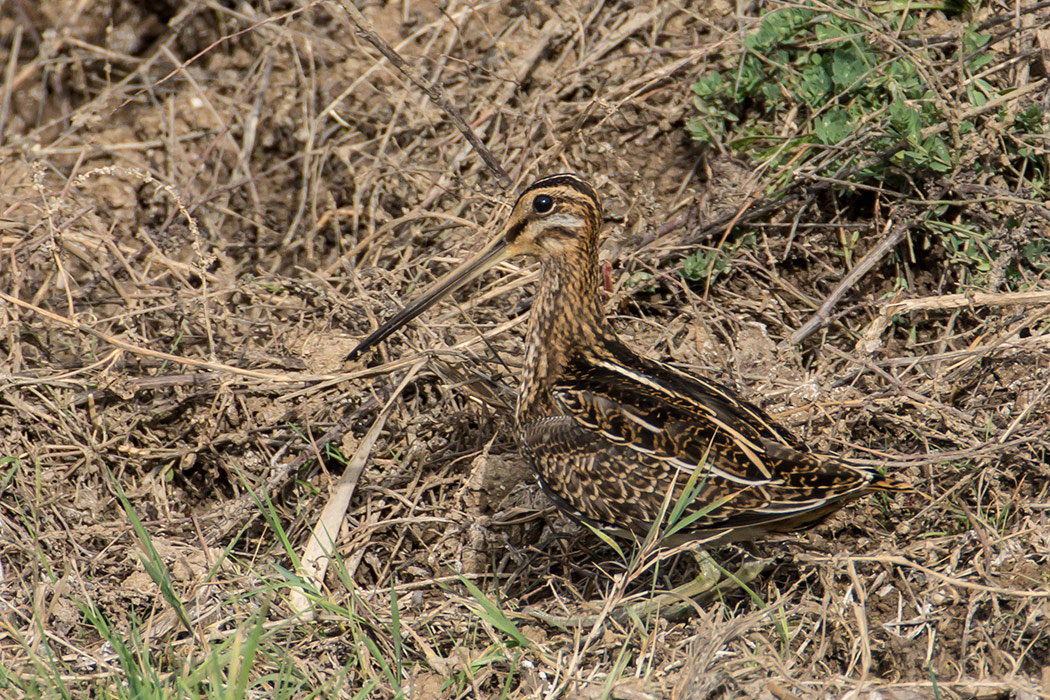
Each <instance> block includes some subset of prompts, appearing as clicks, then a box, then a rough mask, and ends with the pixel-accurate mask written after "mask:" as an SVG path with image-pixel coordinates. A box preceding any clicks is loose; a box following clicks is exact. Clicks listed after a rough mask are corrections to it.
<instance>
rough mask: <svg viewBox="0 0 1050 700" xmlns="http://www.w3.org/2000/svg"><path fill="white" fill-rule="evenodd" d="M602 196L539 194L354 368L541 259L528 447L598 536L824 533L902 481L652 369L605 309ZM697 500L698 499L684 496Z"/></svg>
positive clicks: (523, 434) (525, 382) (552, 487)
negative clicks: (498, 270) (497, 270)
mask: <svg viewBox="0 0 1050 700" xmlns="http://www.w3.org/2000/svg"><path fill="white" fill-rule="evenodd" d="M601 222H602V208H601V202H600V200H599V198H598V194H597V193H596V192H595V190H594V188H593V187H591V186H590V185H589V184H588V183H587V182H586V181H584V180H582V179H580V178H579V177H577V176H575V175H570V174H562V175H553V176H550V177H545V178H542V179H540V180H537V181H536V182H535V183H533V184H532V185H531V186H530V187H528V188H527V189H525V191H524V192H522V194H521V196H520V197H518V201H517V203H516V204H515V205H514V209H513V211H512V212H511V214H510V218H509V219H508V221H507V223H506V225H505V226H504V228H503V230H502V232H501V233H500V234H499V235H498V236H496V237H495V238H494V239H493V240H492V241H491V242H490V243H489V244H488V245H487V246H486V247H485V248H484V250H482V251H481V252H480V253H479V254H478V255H477V256H475V257H474V258H473V259H472V260H470V261H469V262H467V263H465V264H464V265H462V266H461V267H459V268H458V269H456V270H454V271H452V272H451V273H449V274H448V275H446V276H445V277H444V278H443V279H442V280H440V281H439V282H438V283H437V284H435V286H434V287H433V289H431V290H430V291H429V292H427V293H426V294H425V295H424V296H423V297H422V298H420V299H419V300H417V301H415V302H414V303H412V304H411V305H409V306H408V307H406V308H405V309H404V310H403V311H401V312H400V313H398V314H396V315H395V316H394V317H393V318H391V319H390V320H389V321H387V322H386V323H385V324H383V326H382V327H380V328H379V329H378V330H376V331H375V332H374V333H372V334H371V335H370V336H368V338H366V339H365V340H364V341H363V342H361V344H360V345H358V346H357V348H355V349H354V351H353V352H352V353H351V355H350V358H351V359H353V358H355V357H357V356H359V355H360V354H361V353H363V352H364V351H365V350H367V349H369V348H371V347H372V346H374V345H376V344H377V343H379V342H380V341H382V340H383V339H385V338H386V337H387V336H389V335H390V334H391V333H393V332H394V331H395V330H397V329H398V328H400V327H401V326H403V325H404V324H406V323H408V322H409V321H411V320H412V319H413V318H415V317H416V316H418V315H419V314H421V313H422V312H423V311H425V310H426V309H427V308H429V307H430V306H431V305H433V304H434V303H435V302H436V301H438V300H439V299H441V298H442V297H444V296H446V295H447V294H450V293H451V292H453V291H455V290H457V289H459V288H460V287H462V286H464V285H465V284H467V283H468V282H470V281H471V280H473V279H475V278H476V277H477V276H478V275H480V274H481V273H482V272H484V271H485V270H487V269H489V268H491V267H492V266H493V265H495V264H496V263H498V262H499V261H501V260H504V259H506V258H508V257H511V256H515V255H532V256H535V257H537V258H539V260H540V267H541V269H540V282H539V289H538V290H537V292H536V298H535V300H534V301H533V304H532V312H531V318H530V319H529V327H528V333H527V340H526V343H525V363H524V375H523V377H522V386H521V393H520V395H519V397H518V407H517V425H518V440H519V442H520V445H521V449H522V452H523V453H524V454H525V456H526V457H527V459H528V460H529V462H530V463H531V465H532V467H533V469H534V470H535V471H536V474H537V476H538V477H539V481H540V483H541V484H542V485H543V488H544V490H545V491H546V492H547V493H548V494H549V495H550V497H551V499H553V501H554V502H555V503H556V504H557V505H558V506H559V507H560V508H561V509H563V510H564V511H566V512H567V513H569V514H570V515H572V516H573V517H575V518H578V519H582V520H585V521H587V522H590V523H592V524H594V525H597V526H600V527H604V528H611V529H617V530H631V531H634V532H636V533H638V534H640V535H642V536H644V535H646V534H647V533H648V531H649V529H650V528H651V526H652V524H653V523H654V522H655V521H657V520H658V519H659V518H660V516H661V513H663V512H666V509H667V505H666V504H667V503H675V502H677V501H678V499H679V498H682V496H683V494H686V498H688V503H686V504H685V509H684V511H682V512H681V515H682V517H683V518H685V519H689V518H692V520H691V521H690V522H689V527H688V533H689V535H691V536H693V537H696V538H697V539H700V540H709V541H710V540H721V541H728V540H739V539H750V538H753V537H755V536H756V535H759V534H762V533H764V532H771V531H776V532H783V531H789V530H794V529H799V528H803V527H807V526H810V525H813V524H815V523H817V522H819V521H820V520H822V519H823V518H825V517H826V516H827V515H829V514H830V513H832V512H833V511H835V510H836V509H837V508H839V507H840V506H842V505H843V504H844V503H845V502H847V501H849V500H851V499H853V498H856V497H858V496H861V495H862V494H865V493H868V492H871V491H893V490H901V489H905V488H907V487H906V486H905V485H904V484H903V483H901V482H899V481H898V480H897V479H894V478H892V477H884V476H880V475H879V474H877V473H875V472H873V471H870V470H869V469H867V468H865V467H862V466H858V465H853V464H850V463H848V462H846V461H843V460H841V459H838V458H836V457H833V456H829V455H819V454H815V453H813V452H811V451H810V449H809V448H808V447H807V446H806V445H805V444H804V443H802V442H800V441H799V440H798V439H797V438H795V437H794V436H792V435H791V434H790V433H789V432H788V431H787V430H785V429H784V428H782V427H780V426H779V425H777V424H776V423H774V422H773V420H772V419H770V417H769V416H768V415H766V413H765V412H764V411H763V410H762V409H760V408H758V407H757V406H755V405H753V404H751V403H749V402H747V401H745V400H744V399H742V398H740V397H739V396H737V395H736V394H735V393H734V392H733V391H732V390H730V389H729V388H727V387H725V386H723V385H721V384H719V383H717V382H714V381H712V380H710V379H707V378H704V377H701V376H697V375H694V374H688V373H686V372H683V371H681V370H678V369H675V368H674V367H672V366H670V365H667V364H664V363H662V362H657V361H655V360H650V359H648V358H645V357H642V356H641V355H639V354H638V353H636V352H634V351H633V350H631V349H630V348H629V347H627V346H626V345H625V344H624V343H623V342H622V341H621V340H620V339H619V338H618V337H617V335H616V333H615V332H614V331H613V329H612V327H611V326H610V324H609V322H608V321H607V320H606V317H605V313H604V312H603V310H602V305H601V302H600V299H599V296H598V234H599V229H600V227H601ZM687 486H688V488H687Z"/></svg>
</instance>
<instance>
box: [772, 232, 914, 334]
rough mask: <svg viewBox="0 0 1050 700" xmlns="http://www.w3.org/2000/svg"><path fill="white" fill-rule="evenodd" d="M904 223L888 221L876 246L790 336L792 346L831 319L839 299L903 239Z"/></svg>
mask: <svg viewBox="0 0 1050 700" xmlns="http://www.w3.org/2000/svg"><path fill="white" fill-rule="evenodd" d="M906 221H907V219H906V218H903V217H902V219H901V220H900V221H898V222H897V223H896V225H894V222H893V219H889V220H888V221H887V222H886V226H885V228H884V229H883V238H882V240H881V241H879V243H878V245H876V246H875V247H874V248H872V249H871V250H870V251H868V254H867V255H865V256H864V257H863V258H861V260H860V262H858V263H857V264H856V265H854V266H853V269H852V270H850V271H849V273H848V274H847V275H846V276H845V277H843V278H842V281H841V282H839V284H838V286H837V287H835V289H834V291H832V292H831V294H829V295H828V298H827V299H825V300H824V303H823V304H821V305H820V308H819V309H817V312H816V313H815V314H813V315H812V316H810V317H809V320H808V321H806V322H805V323H803V324H802V327H801V328H799V329H798V330H797V331H795V332H794V333H792V334H791V339H790V340H791V343H792V344H793V345H797V344H799V343H801V342H802V341H803V340H805V339H806V338H808V337H809V336H810V335H812V334H813V333H814V332H815V331H816V330H817V329H818V328H821V327H823V326H824V324H826V323H827V322H828V319H829V318H830V317H831V310H832V309H833V308H835V305H836V304H838V303H839V299H841V298H842V296H843V295H844V294H845V293H846V292H847V291H848V290H849V289H850V288H851V287H853V285H855V284H856V283H857V282H858V281H859V280H860V278H861V277H863V276H864V275H866V274H868V272H869V271H870V270H871V268H873V267H875V264H876V263H878V262H879V261H880V260H882V259H883V258H884V257H886V255H888V254H889V252H890V251H891V250H893V248H894V247H895V246H896V245H897V244H898V243H900V242H901V239H902V238H904V234H905V233H907V232H908V224H907V223H906Z"/></svg>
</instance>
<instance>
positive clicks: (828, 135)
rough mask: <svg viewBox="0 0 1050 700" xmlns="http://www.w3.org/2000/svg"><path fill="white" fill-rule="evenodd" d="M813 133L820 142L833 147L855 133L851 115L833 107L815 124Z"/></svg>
mask: <svg viewBox="0 0 1050 700" xmlns="http://www.w3.org/2000/svg"><path fill="white" fill-rule="evenodd" d="M813 133H814V134H816V136H817V138H818V139H820V142H821V143H823V144H825V145H828V146H833V145H835V144H837V143H839V142H840V141H842V140H844V139H846V138H848V137H849V136H850V134H852V133H853V126H852V125H851V124H850V120H849V115H848V114H846V112H845V111H844V110H842V109H840V108H838V107H832V108H831V109H829V110H828V111H826V112H824V114H822V115H820V116H819V117H817V118H816V120H815V121H814V122H813Z"/></svg>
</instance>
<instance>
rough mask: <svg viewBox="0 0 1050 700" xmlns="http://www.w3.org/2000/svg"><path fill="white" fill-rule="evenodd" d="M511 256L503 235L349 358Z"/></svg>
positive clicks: (358, 348)
mask: <svg viewBox="0 0 1050 700" xmlns="http://www.w3.org/2000/svg"><path fill="white" fill-rule="evenodd" d="M507 256H508V252H507V239H506V237H505V236H504V235H502V234H500V235H499V236H497V237H496V238H494V239H493V240H492V241H491V242H490V243H489V244H488V245H487V246H485V249H484V250H482V251H481V252H480V253H478V254H477V255H475V256H474V257H473V258H471V259H470V260H468V261H467V262H465V263H463V264H462V265H461V266H459V267H457V268H456V269H455V270H452V271H451V272H449V273H448V274H447V275H445V276H444V277H442V278H441V279H440V280H438V281H437V282H435V283H434V286H433V287H432V288H431V289H430V290H429V291H427V292H426V293H425V294H424V295H423V296H421V297H420V298H419V299H416V300H415V301H414V302H412V303H411V304H409V305H408V306H406V307H405V308H404V309H402V310H401V311H399V312H398V313H396V314H394V316H393V317H392V318H391V319H390V320H389V321H387V322H386V323H384V324H383V325H382V326H380V327H379V328H377V329H376V330H375V332H374V333H372V335H370V336H368V337H367V338H365V339H364V340H362V341H361V342H360V344H358V346H357V347H356V348H354V349H353V350H352V351H351V352H350V354H349V355H347V358H346V359H347V360H355V359H357V358H358V357H360V356H361V354H362V353H364V352H365V351H366V350H369V349H370V348H372V347H373V346H375V345H378V344H379V343H381V342H382V341H384V340H386V339H387V338H388V337H389V336H390V335H391V334H392V333H393V332H394V331H396V330H397V329H398V328H400V327H401V326H403V325H405V324H406V323H408V322H409V321H411V320H412V319H414V318H415V317H416V316H418V315H419V314H421V313H423V312H424V311H426V310H427V309H429V308H430V307H431V306H433V305H434V304H436V303H437V302H438V301H440V300H441V299H442V298H443V297H445V296H448V295H449V294H451V293H452V292H454V291H456V290H457V289H459V288H460V287H463V286H465V285H466V284H468V283H470V282H471V281H472V280H474V279H476V278H477V277H478V276H479V275H481V273H482V272H484V271H485V270H488V269H489V268H491V267H492V266H493V265H495V264H496V263H498V262H499V261H501V260H503V259H504V258H506V257H507Z"/></svg>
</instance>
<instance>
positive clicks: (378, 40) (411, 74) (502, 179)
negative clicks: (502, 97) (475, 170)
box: [337, 0, 513, 188]
mask: <svg viewBox="0 0 1050 700" xmlns="http://www.w3.org/2000/svg"><path fill="white" fill-rule="evenodd" d="M337 1H338V2H339V4H340V5H342V6H343V9H344V10H346V13H347V14H348V15H350V19H351V21H353V23H354V24H355V25H356V26H357V31H358V34H360V35H361V38H362V39H364V40H365V41H367V42H368V43H369V44H371V45H372V46H374V47H376V48H377V49H378V50H379V53H381V54H383V55H384V56H386V57H387V59H388V60H389V61H390V62H391V63H393V64H394V67H396V68H397V69H398V70H399V71H401V72H402V73H404V75H405V77H407V78H408V79H409V80H410V81H412V84H413V85H415V86H416V87H418V88H419V89H420V90H422V91H423V92H425V93H426V94H427V97H429V98H430V99H431V100H433V101H434V104H436V105H437V106H438V107H440V108H441V109H442V111H444V112H445V114H447V115H448V117H449V119H451V120H452V123H453V124H455V125H456V128H457V129H459V131H460V133H462V134H463V136H464V137H465V138H466V139H467V141H469V142H470V145H471V146H472V147H473V148H474V150H475V151H477V153H478V155H479V156H481V160H483V161H485V165H486V166H488V169H489V170H491V171H492V172H493V173H494V174H495V175H496V179H497V180H498V181H499V184H500V185H501V186H502V187H504V188H507V187H510V186H511V184H513V182H512V181H511V179H510V175H508V174H507V171H506V170H504V169H503V167H502V166H501V165H500V164H499V161H497V160H496V157H495V156H494V155H492V152H491V151H489V149H487V148H486V147H485V145H484V144H483V143H481V140H480V139H479V138H478V137H477V136H476V135H475V134H474V130H473V129H471V128H470V125H469V124H467V122H466V120H464V119H463V117H462V116H461V115H460V113H459V110H458V109H456V108H455V106H454V105H453V104H452V101H451V100H449V98H448V93H446V92H445V89H444V88H443V87H441V86H440V85H437V84H434V85H427V84H426V83H425V82H423V76H421V75H420V74H419V73H418V72H417V71H416V70H415V69H414V68H413V67H412V66H410V65H408V63H407V62H406V61H405V59H403V58H401V55H400V54H399V53H398V52H397V51H395V50H394V47H392V46H391V45H390V44H388V43H386V41H385V40H384V39H383V37H381V36H379V35H378V34H376V33H375V31H374V30H373V29H372V23H371V22H369V21H368V19H367V18H365V16H364V15H362V14H361V12H360V11H359V10H358V9H357V8H356V7H354V4H353V3H352V2H350V0H337Z"/></svg>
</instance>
